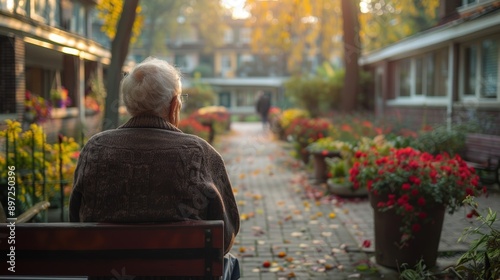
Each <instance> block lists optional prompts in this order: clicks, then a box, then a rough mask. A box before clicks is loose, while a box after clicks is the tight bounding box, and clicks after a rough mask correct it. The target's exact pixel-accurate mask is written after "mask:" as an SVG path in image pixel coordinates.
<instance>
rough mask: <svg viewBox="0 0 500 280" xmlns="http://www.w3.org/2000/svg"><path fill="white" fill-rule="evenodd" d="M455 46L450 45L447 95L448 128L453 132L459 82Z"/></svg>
mask: <svg viewBox="0 0 500 280" xmlns="http://www.w3.org/2000/svg"><path fill="white" fill-rule="evenodd" d="M455 64H456V60H455V44H454V43H453V42H451V43H450V44H449V45H448V81H447V89H448V90H447V93H446V96H447V97H448V102H447V104H446V127H447V129H448V130H451V125H452V123H453V95H454V93H455V85H456V82H455V81H456V80H457V71H456V70H455Z"/></svg>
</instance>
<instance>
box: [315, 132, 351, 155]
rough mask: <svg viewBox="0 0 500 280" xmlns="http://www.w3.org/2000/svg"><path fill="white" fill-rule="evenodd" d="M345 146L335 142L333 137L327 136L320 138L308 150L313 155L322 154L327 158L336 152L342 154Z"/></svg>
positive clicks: (342, 143)
mask: <svg viewBox="0 0 500 280" xmlns="http://www.w3.org/2000/svg"><path fill="white" fill-rule="evenodd" d="M343 145H344V142H341V141H335V140H333V137H330V136H327V137H323V138H319V139H318V140H316V141H314V142H312V143H311V144H309V145H308V146H307V148H306V149H307V150H308V151H309V152H311V153H316V154H322V155H324V156H326V155H329V154H331V153H334V152H335V153H338V152H340V150H341V148H342V146H343Z"/></svg>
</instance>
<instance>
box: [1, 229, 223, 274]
mask: <svg viewBox="0 0 500 280" xmlns="http://www.w3.org/2000/svg"><path fill="white" fill-rule="evenodd" d="M8 225H9V221H8V222H7V223H3V224H0V248H1V252H0V254H1V255H2V260H3V261H2V262H1V264H0V275H7V276H21V275H31V276H34V275H36V276H53V277H54V276H99V277H103V276H108V277H110V279H112V278H111V277H114V278H115V279H132V277H133V279H140V278H139V277H138V276H179V277H181V276H182V277H187V276H189V277H195V279H220V278H221V276H222V275H223V257H224V256H223V254H224V248H223V247H224V240H223V239H224V232H223V226H224V223H223V221H186V222H178V223H170V224H105V223H25V224H16V225H15V227H13V228H12V229H11V228H9V227H8ZM12 235H13V236H15V244H12V245H11V244H8V237H9V236H12ZM10 246H15V251H14V252H15V258H14V259H15V273H13V272H11V271H9V270H8V269H9V267H11V265H12V264H13V263H9V262H8V261H9V260H10V259H7V261H5V258H6V256H7V257H8V258H11V257H9V256H8V254H10V252H11V248H10ZM120 277H121V278H120ZM169 279H170V278H169Z"/></svg>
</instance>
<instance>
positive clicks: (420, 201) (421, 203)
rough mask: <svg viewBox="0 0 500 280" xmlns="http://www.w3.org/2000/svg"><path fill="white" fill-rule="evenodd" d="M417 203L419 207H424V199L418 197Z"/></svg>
mask: <svg viewBox="0 0 500 280" xmlns="http://www.w3.org/2000/svg"><path fill="white" fill-rule="evenodd" d="M417 203H418V205H420V206H424V205H425V198H423V197H420V198H419V199H418V200H417Z"/></svg>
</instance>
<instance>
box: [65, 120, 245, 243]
mask: <svg viewBox="0 0 500 280" xmlns="http://www.w3.org/2000/svg"><path fill="white" fill-rule="evenodd" d="M69 210H70V221H72V222H125V223H145V222H175V221H183V220H189V219H194V220H223V221H224V231H225V233H224V243H225V247H224V248H225V253H227V252H229V250H230V249H231V246H232V243H233V240H234V237H235V236H236V234H237V233H238V231H239V227H240V220H239V213H238V209H237V205H236V201H235V198H234V195H233V191H232V187H231V183H230V181H229V178H228V174H227V172H226V168H225V165H224V161H223V159H222V157H221V156H220V155H219V153H217V151H216V150H215V149H214V148H213V147H212V146H210V144H208V143H207V142H206V141H205V140H203V139H201V138H199V137H197V136H194V135H189V134H184V133H182V131H180V130H179V129H177V128H176V127H174V126H173V125H172V124H170V123H168V122H165V121H164V120H163V119H162V118H159V117H156V116H139V117H133V118H132V119H130V120H129V121H128V122H127V123H125V124H124V125H122V126H120V127H119V128H117V129H113V130H107V131H104V132H101V133H98V134H96V135H94V136H93V137H91V138H90V140H89V141H88V142H87V144H86V145H85V147H84V148H83V149H82V151H81V153H80V157H79V160H78V164H77V167H76V170H75V175H74V186H73V191H72V193H71V197H70V204H69Z"/></svg>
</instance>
